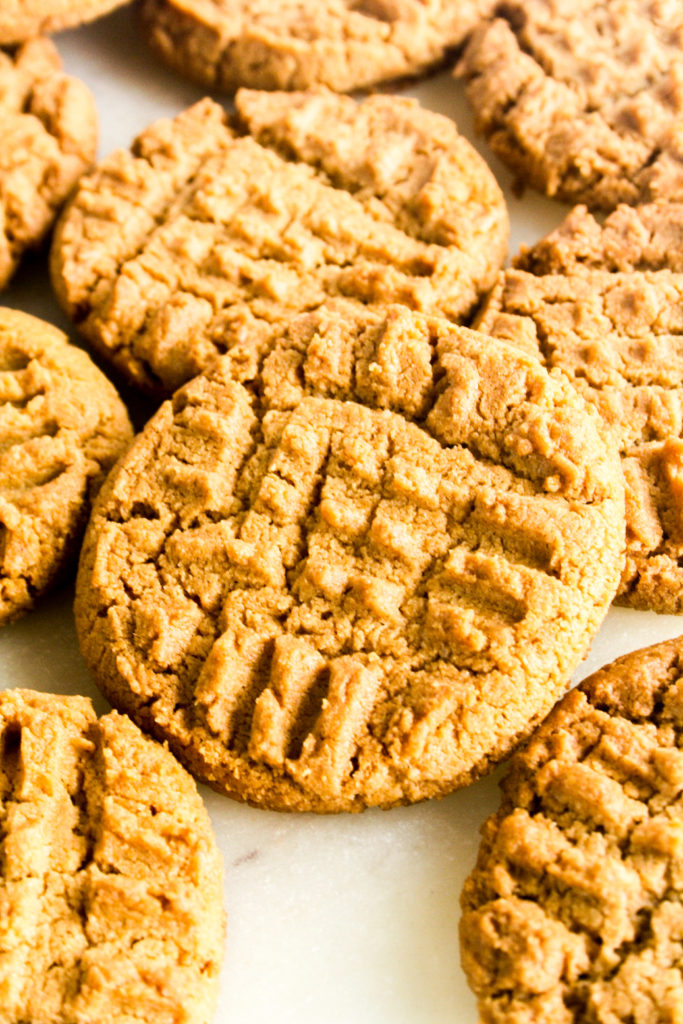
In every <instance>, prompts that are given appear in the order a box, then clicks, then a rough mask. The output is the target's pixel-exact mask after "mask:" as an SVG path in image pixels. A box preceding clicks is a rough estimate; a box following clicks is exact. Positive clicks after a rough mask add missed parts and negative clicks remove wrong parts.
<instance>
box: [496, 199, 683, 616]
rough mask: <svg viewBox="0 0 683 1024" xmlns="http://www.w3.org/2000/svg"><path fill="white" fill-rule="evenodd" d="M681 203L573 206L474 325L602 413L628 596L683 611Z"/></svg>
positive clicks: (521, 260) (518, 263) (523, 258)
mask: <svg viewBox="0 0 683 1024" xmlns="http://www.w3.org/2000/svg"><path fill="white" fill-rule="evenodd" d="M681 240H683V205H681V204H678V203H666V202H660V203H653V204H646V205H644V206H640V207H633V208H631V207H626V206H622V207H620V208H618V209H617V210H616V211H615V212H614V213H613V214H611V215H610V216H609V217H608V218H607V220H606V221H605V223H604V224H603V225H600V224H599V223H598V222H597V221H596V220H595V219H594V218H593V217H592V216H591V214H589V213H588V211H587V210H586V208H585V207H577V208H576V209H574V210H573V211H572V212H571V214H570V215H569V216H568V217H567V219H566V220H565V222H564V223H563V224H562V225H561V226H560V228H558V229H557V231H555V232H553V233H552V234H551V235H549V236H548V237H547V238H546V239H544V240H542V241H541V242H539V243H538V244H537V245H534V246H533V247H531V248H530V249H527V250H524V251H523V252H522V253H521V255H520V256H519V257H518V258H517V259H516V260H515V268H514V269H511V270H508V271H506V272H505V274H504V275H502V277H501V280H500V282H499V284H498V286H497V288H496V290H495V291H494V294H493V296H492V297H491V299H490V300H489V302H488V304H487V306H486V308H485V309H484V311H483V313H482V315H481V316H480V318H479V327H480V329H481V330H484V331H488V332H490V333H492V334H494V335H496V336H497V337H501V338H505V339H506V340H510V341H514V342H515V343H516V344H520V345H521V346H522V347H524V348H525V349H526V350H530V351H534V352H535V353H536V354H537V355H538V356H540V357H541V359H542V360H543V361H544V362H545V364H546V365H547V366H548V367H549V368H552V367H556V368H560V369H561V370H562V371H563V372H564V373H566V374H567V375H568V376H569V377H570V378H571V380H572V382H573V383H574V385H575V387H577V388H578V389H579V390H580V391H581V393H582V394H583V395H584V397H585V398H586V399H587V400H588V401H590V402H591V403H592V404H593V405H594V406H595V407H596V408H597V409H598V411H599V412H600V414H601V416H602V418H603V421H604V422H605V423H606V424H607V425H608V426H609V429H610V432H611V434H612V436H613V437H614V438H615V441H616V442H617V444H618V445H619V448H620V451H621V453H622V459H623V467H624V473H625V476H626V482H627V494H626V501H627V542H628V546H627V559H626V567H625V570H624V577H623V580H622V584H621V597H620V599H621V600H623V601H627V602H628V603H631V604H634V605H636V606H639V607H646V608H654V609H655V610H657V611H662V612H680V611H682V610H683V571H682V570H681V567H680V565H679V559H680V558H681V557H683V341H682V335H683V320H682V319H681V306H682V300H683V273H682V272H681V271H682V270H683V263H682V261H681V255H680V253H681V246H680V243H681Z"/></svg>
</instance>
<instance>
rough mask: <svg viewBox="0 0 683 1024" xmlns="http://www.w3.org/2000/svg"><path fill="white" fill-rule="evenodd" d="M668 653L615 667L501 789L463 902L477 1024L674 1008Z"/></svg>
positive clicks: (680, 708) (676, 902) (562, 716)
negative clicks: (478, 1020)
mask: <svg viewBox="0 0 683 1024" xmlns="http://www.w3.org/2000/svg"><path fill="white" fill-rule="evenodd" d="M682 722H683V641H682V640H681V638H678V639H677V640H672V641H668V642H666V643H663V644H658V645H656V646H654V647H650V648H647V649H644V650H641V651H636V652H634V653H632V654H629V655H626V656H624V657H622V658H619V659H617V660H616V661H614V662H612V663H611V664H610V665H608V666H606V667H605V668H603V669H602V670H600V671H599V672H596V673H595V674H594V675H593V676H591V677H590V679H588V680H586V681H585V682H584V683H582V684H581V686H579V687H578V689H576V690H572V691H571V692H570V693H569V694H567V696H566V697H565V698H564V699H563V700H562V701H561V702H560V703H559V704H558V705H557V707H556V708H554V709H553V711H552V712H551V714H550V715H549V716H548V718H547V719H546V721H545V722H544V723H543V724H542V725H541V726H540V727H539V729H538V730H537V731H536V732H535V734H534V735H533V737H532V739H531V740H530V742H529V744H528V746H527V747H526V748H525V749H524V750H522V751H521V752H520V753H518V754H516V755H515V756H514V757H513V759H512V761H511V763H510V768H509V772H508V774H507V775H506V777H505V779H504V780H503V782H502V784H501V785H502V789H503V801H502V804H501V807H500V810H499V811H498V812H497V813H496V814H495V815H493V816H492V817H491V818H489V820H488V821H487V822H486V823H485V825H484V827H483V828H482V842H481V847H480V850H479V856H478V860H477V864H476V867H475V868H474V870H473V871H472V874H471V875H470V877H469V878H468V880H467V881H466V883H465V886H464V889H463V893H462V909H463V915H462V919H461V955H462V962H463V967H464V969H465V972H466V974H467V976H468V980H469V983H470V985H471V986H472V988H473V990H474V992H475V993H476V995H477V997H478V1000H479V1019H480V1020H481V1022H482V1024H513V1022H514V1024H517V1022H519V1021H534V1022H535V1024H607V1022H608V1021H609V1022H610V1024H620V1022H623V1024H626V1022H629V1024H631V1022H637V1024H658V1022H661V1021H669V1020H670V1021H673V1020H675V1019H676V1017H677V1015H678V1013H679V1012H680V1007H681V1004H682V1002H683V978H682V977H681V955H680V948H681V922H682V921H683V852H682V850H681V841H680V836H681V831H682V829H683V805H682V801H681V780H682V779H683V751H682V750H681V740H682V739H683V736H682V733H681V723H682Z"/></svg>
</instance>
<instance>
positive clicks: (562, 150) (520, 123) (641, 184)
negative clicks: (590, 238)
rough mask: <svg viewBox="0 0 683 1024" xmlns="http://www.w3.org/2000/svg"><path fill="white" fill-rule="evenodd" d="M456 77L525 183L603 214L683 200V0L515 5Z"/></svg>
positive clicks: (480, 31)
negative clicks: (632, 205) (620, 206)
mask: <svg viewBox="0 0 683 1024" xmlns="http://www.w3.org/2000/svg"><path fill="white" fill-rule="evenodd" d="M458 73H459V74H460V75H462V76H463V77H464V78H465V81H466V88H467V96H468V98H469V100H470V102H471V104H472V107H473V109H474V113H475V127H476V128H477V129H478V130H479V131H481V132H482V133H483V135H484V136H485V137H486V139H487V141H488V143H489V145H490V146H491V148H492V149H493V150H494V152H495V153H496V154H497V155H498V156H499V157H500V158H501V160H503V161H505V162H506V163H507V164H508V165H509V166H510V167H511V168H512V169H513V170H514V171H515V172H516V174H517V179H518V184H519V185H520V187H524V186H526V185H532V186H533V187H535V188H537V189H539V190H540V191H542V192H545V193H546V194H547V195H549V196H553V197H554V198H556V199H561V200H563V201H565V202H569V203H578V202H582V203H586V204H587V205H588V206H590V207H595V208H600V209H605V210H611V209H614V208H615V207H616V206H617V205H618V204H619V203H645V202H650V201H652V200H656V199H677V200H681V199H683V7H682V6H681V4H680V3H679V0H603V2H602V3H596V2H595V0H512V2H510V0H507V2H505V3H499V4H496V6H495V9H494V11H493V14H492V15H491V16H490V17H488V18H486V19H485V20H484V21H483V22H482V23H481V24H480V25H479V26H478V27H477V28H476V29H475V30H474V32H473V33H472V35H471V36H470V38H469V40H468V44H467V48H466V50H465V52H464V55H463V57H462V60H461V62H460V64H459V65H458Z"/></svg>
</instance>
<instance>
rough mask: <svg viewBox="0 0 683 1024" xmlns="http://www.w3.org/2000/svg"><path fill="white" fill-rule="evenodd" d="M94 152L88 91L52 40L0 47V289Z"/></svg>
mask: <svg viewBox="0 0 683 1024" xmlns="http://www.w3.org/2000/svg"><path fill="white" fill-rule="evenodd" d="M96 148H97V114H96V111H95V104H94V100H93V98H92V95H91V94H90V90H89V89H88V88H87V87H86V86H85V85H84V84H83V83H82V82H80V81H79V80H78V79H76V78H72V77H71V76H69V75H65V74H64V73H63V72H62V70H61V62H60V59H59V56H58V54H57V51H56V50H55V48H54V46H53V45H52V43H51V42H50V40H49V39H34V40H32V41H31V42H29V43H26V45H25V46H22V47H20V48H19V49H17V50H16V51H14V52H5V51H2V50H0V288H2V287H3V286H4V285H6V284H7V282H8V280H9V278H10V277H11V275H12V274H13V273H14V271H15V270H16V267H17V265H18V263H19V260H20V258H21V256H22V254H23V253H24V252H25V251H26V250H27V249H29V248H32V247H35V246H37V245H38V244H39V243H40V242H41V241H42V240H43V238H44V237H45V235H46V234H47V232H48V231H49V230H50V228H51V227H52V225H53V223H54V220H55V217H56V216H57V213H58V211H59V209H60V207H61V205H62V204H63V202H64V200H65V199H66V197H67V196H68V195H69V193H70V192H71V190H72V188H73V186H74V185H75V183H76V181H77V179H78V178H79V176H80V175H81V174H82V173H83V172H84V171H85V170H87V169H88V168H89V167H90V165H91V164H92V162H93V160H94V158H95V150H96Z"/></svg>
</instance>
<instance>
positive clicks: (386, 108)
mask: <svg viewBox="0 0 683 1024" xmlns="http://www.w3.org/2000/svg"><path fill="white" fill-rule="evenodd" d="M236 108H237V113H236V115H235V117H232V118H228V117H227V116H226V114H225V111H224V110H223V108H222V107H220V106H219V105H218V104H216V103H214V102H213V101H212V100H209V99H206V100H203V101H201V102H200V103H197V104H195V105H194V106H192V107H190V108H189V109H188V110H185V111H183V112H182V113H181V114H179V115H178V116H177V117H176V118H174V119H173V120H167V119H165V120H161V121H157V122H155V123H154V124H152V125H150V126H149V128H148V129H146V130H145V131H144V132H143V133H142V134H141V135H140V136H139V137H138V139H137V140H136V141H135V143H134V145H133V147H132V152H128V151H127V150H126V151H124V150H117V151H115V152H114V153H112V154H110V155H109V156H108V157H106V158H105V159H104V160H103V161H102V162H101V163H100V164H99V165H98V167H97V168H96V169H95V170H94V171H93V172H92V174H88V175H85V176H84V177H83V178H82V179H81V181H80V183H79V186H78V188H77V189H76V192H75V194H74V196H73V199H72V201H71V203H70V204H69V206H68V207H67V209H66V210H65V212H64V214H63V215H62V217H61V218H60V221H59V224H58V226H57V229H56V232H55V237H54V242H53V246H52V256H51V265H52V279H53V283H54V286H55V290H56V294H57V296H58V298H59V300H60V302H61V303H62V305H63V307H64V309H65V310H66V312H67V314H68V315H69V316H70V317H71V318H72V319H73V320H74V322H75V323H76V325H77V326H78V328H79V330H80V331H81V332H82V333H83V335H84V336H85V337H86V338H87V339H88V341H89V342H90V343H91V344H92V345H93V347H94V348H95V349H96V350H97V351H98V352H99V354H100V355H101V356H102V357H103V358H104V359H106V360H108V361H110V362H111V363H112V364H113V365H114V366H115V367H116V368H117V369H118V370H120V371H121V372H122V373H123V374H124V375H125V376H126V377H127V378H128V380H129V381H131V382H132V383H133V384H135V385H136V386H137V387H139V388H141V389H143V390H145V391H147V392H149V393H152V394H154V395H157V396H164V397H165V396H167V395H169V394H171V393H172V392H173V391H174V390H175V388H176V387H179V386H180V385H181V384H183V383H185V381H187V380H188V379H190V378H191V377H193V376H194V375H195V374H197V373H199V372H200V371H202V370H204V369H205V368H206V367H207V366H208V365H209V363H210V362H211V361H212V360H213V359H215V358H216V356H217V355H220V354H222V353H223V352H225V351H227V350H229V349H231V348H233V347H235V346H239V345H241V346H243V347H249V348H250V349H253V350H254V351H256V352H260V351H262V350H263V349H264V348H265V347H267V346H268V345H269V344H270V341H271V339H272V338H273V337H275V336H276V335H277V334H278V333H279V332H280V330H282V328H283V327H284V326H285V325H286V324H287V322H289V321H290V320H291V319H292V317H294V316H295V315H296V314H297V313H300V312H304V311H305V310H309V309H314V308H316V307H317V306H319V305H320V304H321V303H322V302H324V301H325V300H327V299H329V298H338V297H344V298H347V299H349V300H351V299H354V300H356V302H357V303H358V304H359V305H364V304H386V303H388V302H403V303H405V304H406V305H407V306H409V307H411V308H414V309H418V310H421V311H422V312H430V313H433V312H438V313H440V314H441V315H444V316H448V317H449V318H452V319H454V320H459V319H461V318H462V317H464V316H466V315H467V314H468V312H469V311H470V310H471V309H472V308H473V307H474V306H475V305H476V304H477V302H478V301H479V299H480V297H481V295H482V294H483V293H484V292H485V291H486V290H487V289H489V288H490V287H491V285H492V284H493V282H494V280H495V275H496V273H497V271H498V269H499V268H500V267H501V265H502V263H503V260H504V258H505V255H506V250H507V238H508V216H507V210H506V207H505V203H504V200H503V196H502V193H501V191H500V189H499V187H498V185H497V183H496V181H495V178H494V177H493V175H492V173H491V171H490V170H489V168H488V167H487V166H486V164H485V163H484V161H483V160H482V159H481V157H480V156H479V155H478V153H477V152H476V151H475V150H474V149H473V147H472V146H471V145H470V144H469V143H468V142H467V140H466V139H465V138H463V137H462V136H461V135H460V134H459V133H458V131H457V129H456V127H455V125H454V123H453V122H452V121H451V120H450V119H449V118H447V117H443V116H441V115H440V114H435V113H433V112H432V111H428V110H424V109H423V108H421V107H420V106H419V104H418V103H417V102H416V101H414V100H409V99H407V98H403V97H399V96H371V97H368V98H367V99H365V100H364V101H363V102H362V103H356V101H355V100H353V99H351V98H350V97H349V96H337V95H335V94H334V93H330V92H316V93H313V92H311V93H282V92H277V93H267V92H252V91H249V90H241V91H240V92H239V93H238V94H237V97H236Z"/></svg>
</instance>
